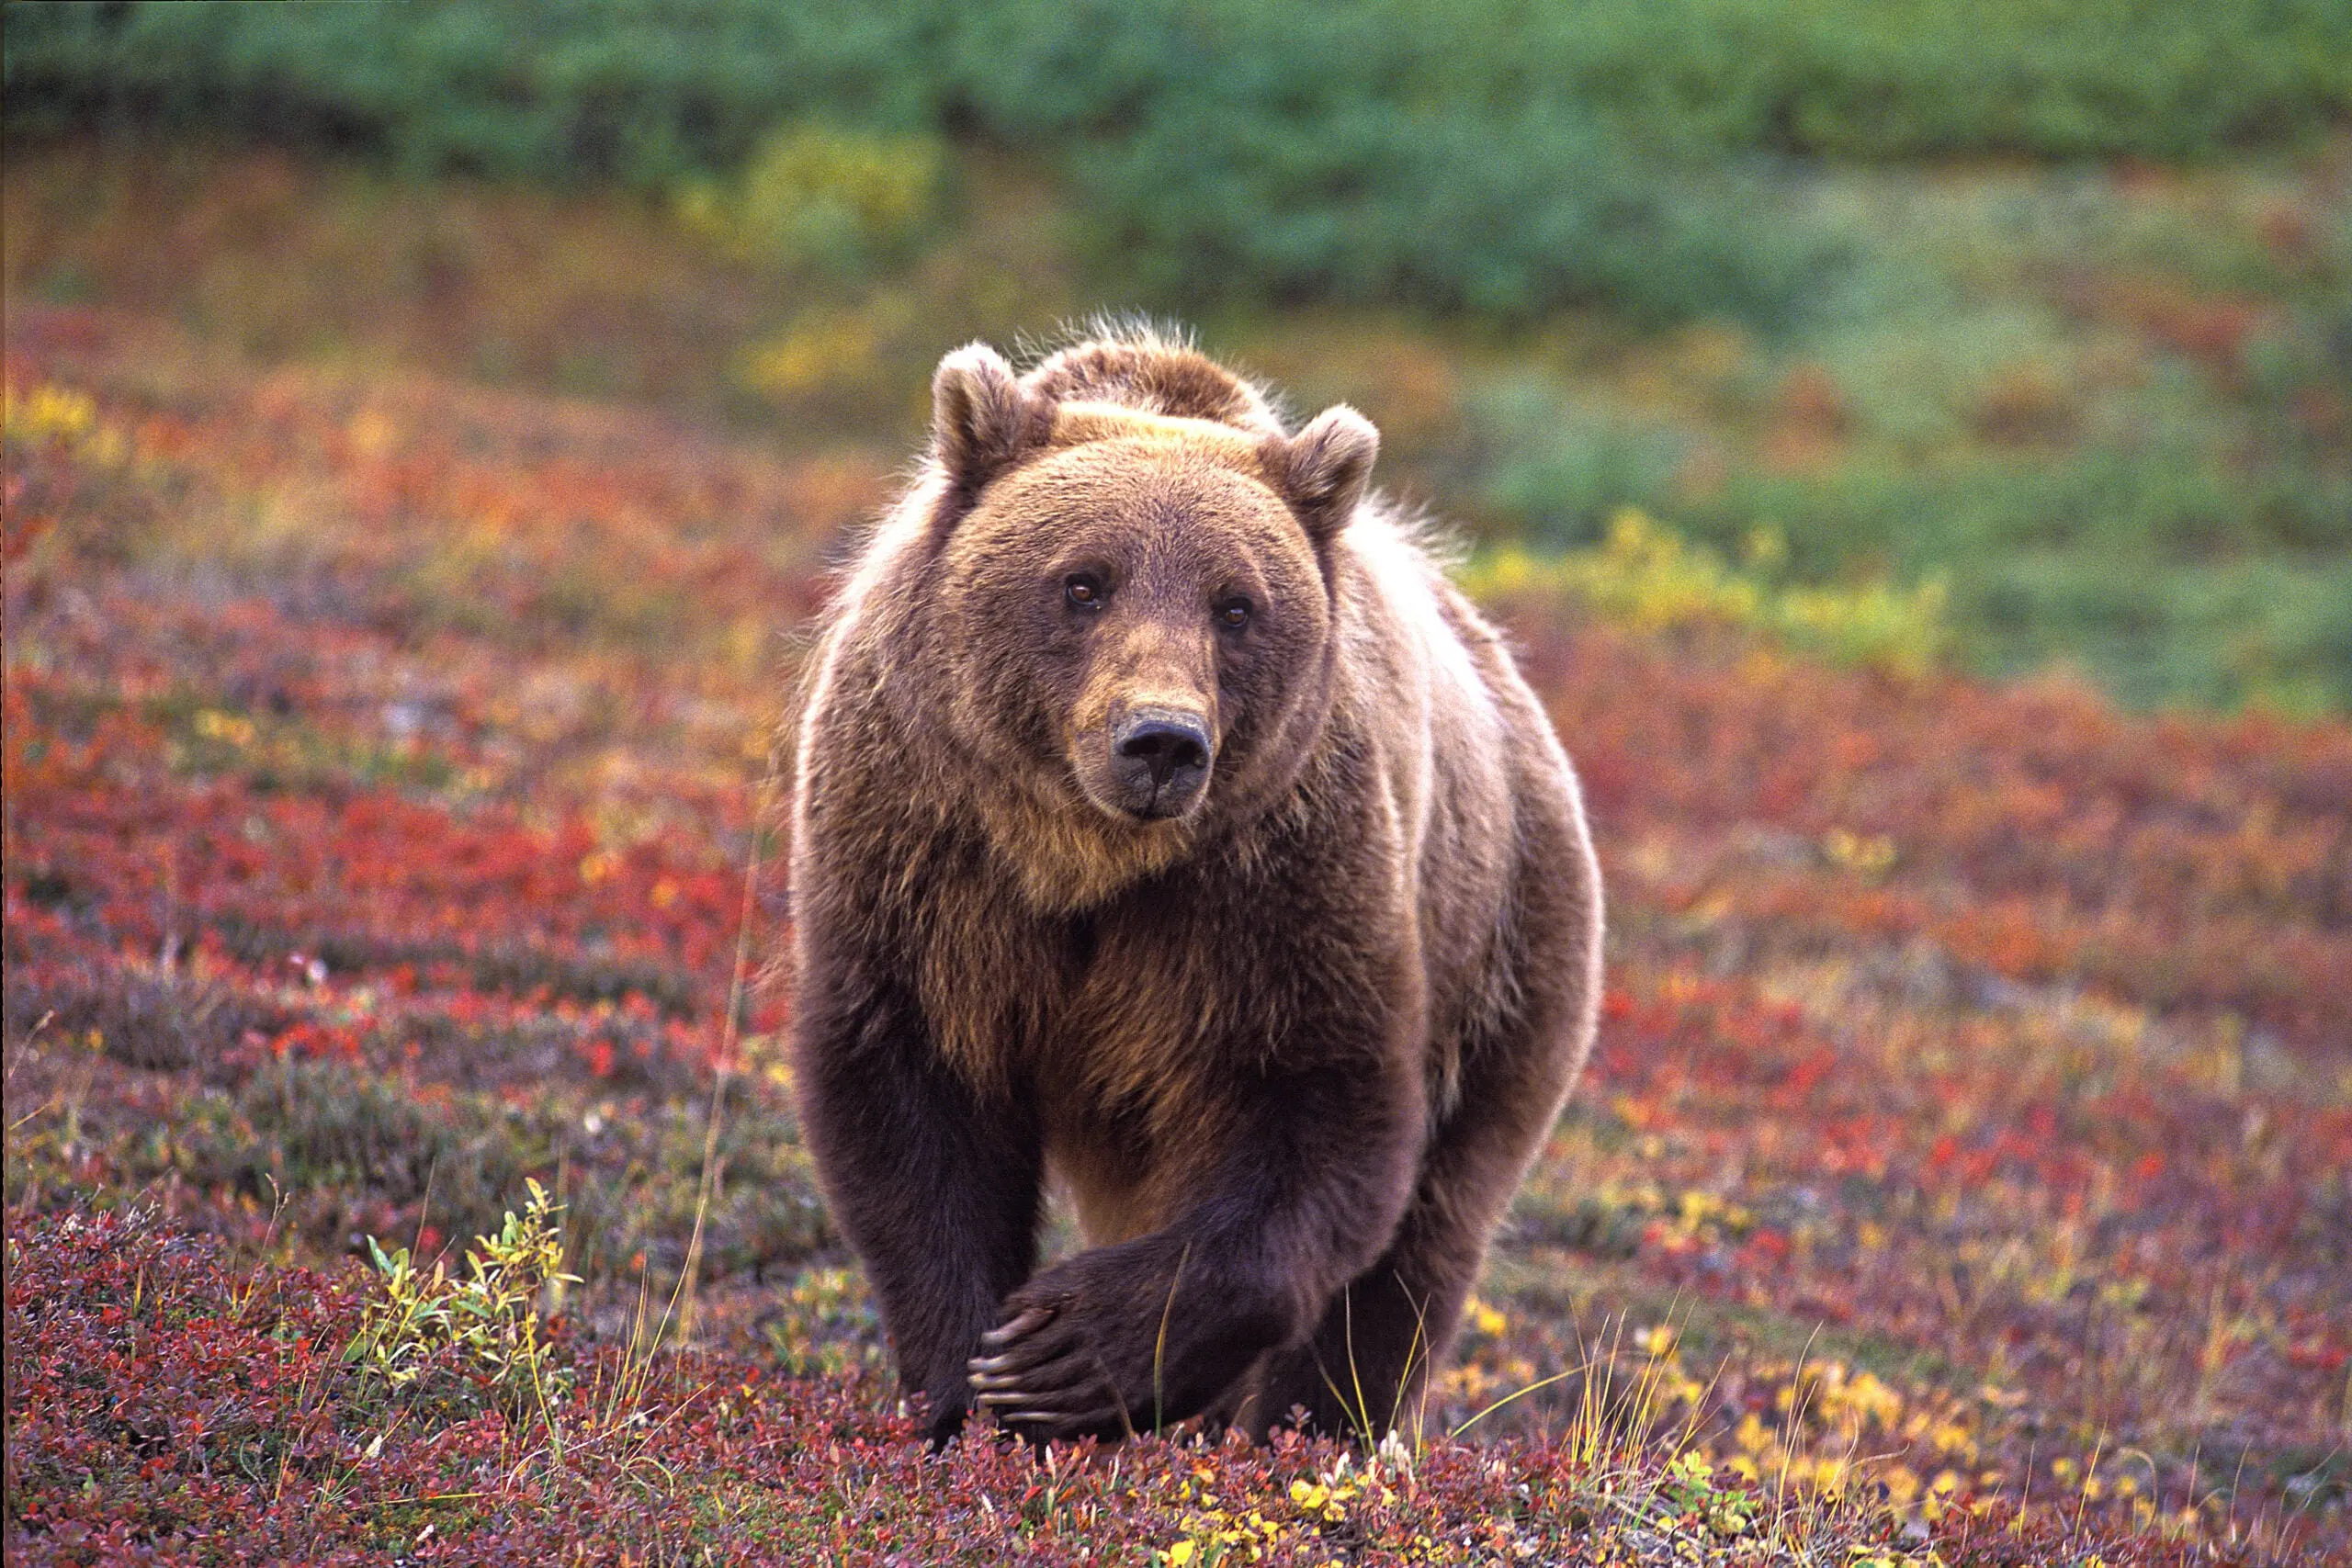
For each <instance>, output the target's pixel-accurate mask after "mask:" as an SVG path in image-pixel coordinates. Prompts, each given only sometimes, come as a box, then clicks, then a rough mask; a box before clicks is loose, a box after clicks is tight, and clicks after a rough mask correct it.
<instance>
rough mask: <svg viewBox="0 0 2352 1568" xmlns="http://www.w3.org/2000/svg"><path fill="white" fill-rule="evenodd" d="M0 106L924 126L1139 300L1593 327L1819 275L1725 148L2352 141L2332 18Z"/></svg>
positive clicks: (1168, 48)
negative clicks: (1025, 196)
mask: <svg viewBox="0 0 2352 1568" xmlns="http://www.w3.org/2000/svg"><path fill="white" fill-rule="evenodd" d="M2347 112H2352V8H2346V7H2344V6H2341V5H2338V4H2335V3H2334V0H2196V3H2192V0H2105V3H2103V4H2096V5H2088V6H2084V5H2064V4H2059V3H2058V0H1996V3H1992V4H1976V5H1968V4H1962V0H1825V3H1824V4H1820V5H1815V6H1788V5H1785V4H1781V3H1780V0H1663V3H1653V0H1583V3H1580V4H1574V5H1558V6H1541V7H1529V6H1520V5H1516V4H1511V3H1509V0H1424V3H1419V4H1415V5H1412V6H1407V5H1404V4H1402V3H1401V0H1345V3H1336V4H1331V5H1319V6H1306V5H1291V6H1265V5H1262V4H1257V5H1250V4H1241V3H1238V0H1197V3H1184V0H1131V3H1124V4H1114V3H1111V0H1051V3H1049V0H992V3H989V4H984V5H978V6H949V5H946V4H944V0H888V3H885V4H880V5H859V4H854V3H852V0H805V3H804V0H794V3H791V4H786V3H784V0H694V3H688V4H659V3H657V0H572V3H570V4H566V5H562V6H529V7H510V6H501V5H494V4H491V3H490V0H430V3H421V4H416V5H408V6H156V5H120V6H117V5H78V4H76V5H56V6H24V5H11V6H8V8H7V12H6V125H7V128H8V131H9V133H10V135H11V136H17V137H20V136H33V135H49V134H56V133H59V132H62V131H68V130H74V129H76V128H83V127H91V126H98V125H105V124H110V123H130V124H134V125H141V126H156V127H162V128H166V129H170V130H180V131H185V130H220V131H226V132H230V133H232V134H237V135H244V136H254V137H261V138H265V139H270V140H277V141H295V142H299V143H302V144H306V145H314V146H326V147H334V148H347V149H352V150H356V151H361V152H370V153H374V154H376V155H379V156H381V157H384V158H387V159H390V161H392V162H395V163H397V164H401V165H403V166H406V167H409V168H413V169H418V170H427V171H442V170H466V171H474V172H481V173H488V174H496V175H526V176H531V177H541V178H569V177H575V176H579V175H592V176H598V177H616V178H619V179H623V180H627V181H629V182H631V183H634V184H637V185H640V186H648V187H656V188H667V187H670V186H674V185H676V184H677V183H678V182H680V181H682V180H688V179H692V178H695V177H697V176H700V177H704V178H708V177H711V176H716V175H725V174H727V173H729V172H730V171H733V170H735V169H737V168H739V167H741V165H743V164H745V162H746V161H747V160H749V159H751V158H752V156H753V155H754V153H755V152H756V150H757V149H758V148H759V147H760V146H761V142H762V138H763V136H766V135H768V134H769V132H770V130H771V128H773V127H775V126H777V125H779V124H791V123H798V122H803V121H821V122H825V123H829V124H832V125H836V126H841V127H847V128H851V129H855V130H872V131H878V132H892V133H912V132H928V133H932V134H938V133H943V132H944V133H948V134H954V135H958V136H964V137H977V138H979V139H982V140H986V141H993V142H996V143H998V144H1001V145H1004V146H1008V147H1012V148H1016V149H1019V150H1020V151H1022V152H1026V153H1031V154H1035V155H1041V156H1043V157H1045V158H1047V159H1050V160H1053V161H1055V162H1057V164H1059V165H1060V166H1061V167H1063V168H1064V169H1065V170H1066V171H1067V172H1068V173H1069V175H1070V176H1071V177H1073V178H1074V179H1075V180H1076V181H1077V182H1078V184H1079V186H1080V190H1081V192H1082V194H1083V196H1084V197H1085V198H1086V201H1085V207H1086V210H1087V213H1088V218H1087V222H1088V224H1089V226H1090V227H1091V229H1092V230H1093V231H1094V235H1095V238H1096V239H1097V241H1098V242H1099V244H1100V248H1101V250H1102V252H1103V254H1104V255H1106V256H1110V257H1114V258H1116V259H1117V260H1118V261H1119V263H1120V264H1121V265H1122V266H1127V265H1131V266H1132V269H1133V273H1134V276H1135V281H1137V282H1139V283H1140V284H1142V285H1144V286H1145V287H1147V288H1149V289H1150V290H1151V291H1152V292H1154V293H1155V294H1157V295H1158V296H1159V298H1160V299H1163V300H1166V301H1169V302H1180V303H1185V304H1197V303H1199V302H1202V301H1204V300H1206V299H1214V298H1222V297H1226V296H1232V295H1240V296H1245V297H1252V298H1256V299H1272V300H1276V301H1283V300H1290V299H1302V298H1318V299H1360V300H1373V299H1377V300H1397V301H1406V302H1411V303H1417V304H1422V305H1427V306H1431V307H1435V308H1438V309H1442V310H1467V311H1471V312H1476V313H1481V314H1489V315H1499V316H1505V317H1509V316H1516V315H1523V314H1526V313H1528V312H1531V311H1536V310H1546V309H1549V308H1552V307H1554V306H1556V305H1559V304H1562V303H1565V302H1572V301H1578V300H1602V301H1607V302H1610V303H1611V304H1613V305H1616V306H1618V307H1620V308H1622V309H1623V310H1626V311H1628V312H1629V313H1631V314H1632V315H1633V316H1634V317H1635V318H1637V319H1640V320H1645V321H1670V320H1676V319H1680V318H1685V317H1690V316H1696V315H1710V314H1713V315H1730V316H1738V317H1742V318H1745V319H1747V320H1751V321H1779V320H1782V319H1785V318H1786V317H1788V316H1789V315H1791V314H1792V313H1793V312H1794V311H1796V310H1798V309H1799V308H1800V307H1801V306H1802V305H1803V304H1804V303H1805V302H1806V301H1807V300H1808V299H1811V298H1813V297H1814V295H1815V293H1816V292H1817V288H1818V285H1819V283H1820V281H1821V279H1822V277H1823V276H1824V275H1825V273H1826V272H1829V271H1833V270H1834V265H1833V264H1834V262H1835V260H1836V252H1835V248H1834V247H1832V246H1830V245H1828V244H1827V243H1826V242H1825V241H1824V240H1823V238H1822V237H1821V236H1820V235H1819V234H1818V233H1816V232H1815V231H1813V230H1812V228H1811V227H1810V226H1809V225H1808V224H1807V223H1805V222H1804V221H1801V220H1796V219H1794V218H1793V217H1792V209H1793V207H1794V204H1793V203H1792V201H1790V200H1788V199H1786V198H1784V197H1782V196H1781V194H1780V192H1779V191H1778V189H1777V188H1776V186H1774V184H1773V183H1772V181H1771V179H1770V176H1769V175H1768V174H1766V173H1764V172H1760V171H1758V170H1756V169H1754V168H1744V167H1742V166H1741V165H1740V164H1739V159H1740V158H1742V157H1747V156H1753V155H1758V154H1780V153H1789V152H1804V153H1829V154H1836V155H1841V156H1854V157H1898V156H1916V155H1921V154H1946V153H1954V152H2027V153H2031V154H2036V155H2041V156H2052V157H2076V156H2083V155H2090V154H2107V153H2120V152H2134V153H2141V154H2148V155H2155V156H2166V157H2170V156H2185V155H2194V154H2199V153H2205V152H2213V151H2216V150H2218V149H2221V148H2224V147H2227V146H2231V145H2235V144H2239V143H2243V142H2247V141H2277V140H2280V139H2288V138H2297V137H2307V136H2309V135H2312V134H2314V133H2316V132H2318V131H2320V130H2323V129H2324V128H2325V127H2326V126H2328V125H2329V124H2331V123H2334V122H2336V121H2340V120H2341V119H2342V118H2343V117H2344V116H2345V115H2346V113H2347ZM1726 155H1730V162H1729V163H1728V164H1726ZM788 162H789V160H787V163H788ZM1702 165H1704V166H1707V167H1709V168H1711V169H1712V170H1713V172H1712V173H1710V174H1708V175H1704V176H1702V175H1699V174H1696V173H1694V172H1693V170H1694V169H1695V168H1697V167H1699V166H1702ZM1726 171H1728V172H1726ZM797 179H798V176H797V175H794V176H793V177H792V178H791V179H787V181H786V186H787V187H788V189H790V190H797V189H799V188H800V187H799V186H798V185H797V184H796V183H795V182H796V181H797ZM699 188H703V189H705V190H706V191H707V189H708V188H709V187H699ZM692 199H694V200H701V201H704V202H705V205H708V203H707V198H706V197H695V198H692ZM740 200H741V202H742V203H743V204H744V205H745V206H746V207H747V208H748V207H749V206H752V205H756V199H755V198H754V197H752V195H751V194H750V193H749V192H748V191H745V192H743V193H742V194H741V197H740ZM787 205H790V204H787ZM825 211H826V209H825V204H823V203H821V202H820V203H816V204H813V205H811V204H806V203H803V204H800V205H797V206H794V207H793V208H792V213H793V215H791V216H787V217H786V219H784V220H783V223H784V228H785V229H786V231H789V232H788V233H787V234H786V240H785V243H786V244H787V245H788V246H808V245H812V244H813V245H815V246H817V247H818V248H819V249H824V248H826V247H828V246H831V245H835V244H837V243H838V242H839V241H840V239H841V234H840V233H839V232H837V231H841V230H842V228H843V225H842V223H841V222H839V221H836V220H838V219H840V218H841V216H842V215H841V214H840V213H839V212H834V213H832V214H831V217H825V216H824V213H825ZM820 218H821V219H822V221H820ZM743 221H745V222H749V223H752V226H753V227H758V226H759V223H758V222H755V221H753V220H752V216H751V215H750V214H749V212H748V211H747V212H746V213H745V214H744V215H743ZM720 226H721V227H723V228H728V229H729V231H730V232H732V231H735V227H734V225H732V224H730V223H729V222H723V221H722V222H721V224H720ZM847 227H848V228H849V229H850V230H857V224H856V223H851V224H849V225H848V226H847ZM859 232H861V233H862V232H863V231H859ZM852 248H853V249H854V248H855V247H852Z"/></svg>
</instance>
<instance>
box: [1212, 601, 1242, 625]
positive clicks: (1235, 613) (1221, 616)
mask: <svg viewBox="0 0 2352 1568" xmlns="http://www.w3.org/2000/svg"><path fill="white" fill-rule="evenodd" d="M1216 619H1217V624H1218V625H1219V626H1223V627H1225V628H1226V629H1227V631H1237V632H1238V631H1239V630H1240V629H1241V628H1242V627H1244V626H1248V625H1249V624H1250V601H1249V600H1247V599H1227V601H1226V602H1225V603H1224V604H1219V605H1218V606H1217V607H1216Z"/></svg>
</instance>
